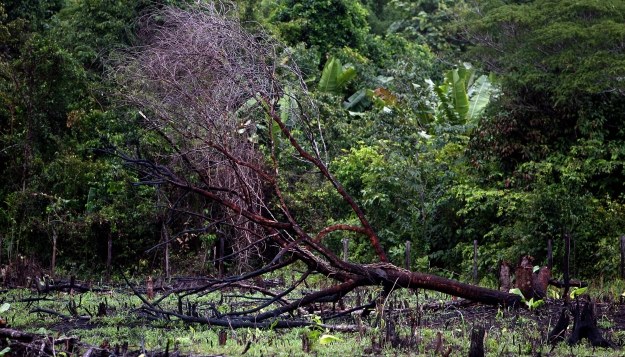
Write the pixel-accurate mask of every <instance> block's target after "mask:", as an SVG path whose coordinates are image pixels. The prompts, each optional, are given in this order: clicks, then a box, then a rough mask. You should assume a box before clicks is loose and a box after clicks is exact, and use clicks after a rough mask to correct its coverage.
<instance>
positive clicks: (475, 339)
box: [469, 326, 485, 357]
mask: <svg viewBox="0 0 625 357" xmlns="http://www.w3.org/2000/svg"><path fill="white" fill-rule="evenodd" d="M484 334H485V330H484V327H482V326H473V329H472V330H471V347H470V348H469V357H484Z"/></svg>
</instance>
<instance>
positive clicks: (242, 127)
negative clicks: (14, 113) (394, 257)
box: [112, 5, 522, 327]
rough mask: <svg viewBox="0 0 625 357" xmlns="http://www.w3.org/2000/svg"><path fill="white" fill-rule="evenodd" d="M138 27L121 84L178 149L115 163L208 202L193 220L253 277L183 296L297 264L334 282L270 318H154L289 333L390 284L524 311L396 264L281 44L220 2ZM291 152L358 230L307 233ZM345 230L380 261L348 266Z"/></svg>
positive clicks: (275, 308) (273, 308) (506, 297)
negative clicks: (311, 316)
mask: <svg viewBox="0 0 625 357" xmlns="http://www.w3.org/2000/svg"><path fill="white" fill-rule="evenodd" d="M139 25H140V26H139V28H140V30H139V32H138V37H139V38H140V39H141V40H142V41H143V43H142V45H141V46H137V47H135V48H132V49H130V50H128V51H125V52H123V53H119V54H118V58H117V60H116V63H115V65H114V68H115V70H114V71H113V73H112V75H113V76H114V78H115V79H116V80H117V81H118V83H119V87H120V88H122V98H123V99H124V100H125V102H126V103H127V104H128V105H130V106H131V107H133V108H137V109H138V110H139V111H138V113H139V115H140V117H141V118H142V120H143V122H144V123H145V125H146V127H147V128H149V129H150V130H152V131H153V132H155V133H157V134H158V136H160V138H162V139H163V142H165V143H166V144H167V146H168V148H167V149H166V150H163V152H162V153H161V154H160V155H159V156H157V157H152V158H142V157H136V156H130V155H126V154H123V153H121V152H119V151H118V152H117V154H118V155H119V156H121V157H122V158H123V159H124V160H125V161H126V162H128V163H129V164H131V165H133V166H134V167H135V168H137V169H138V170H140V171H141V172H142V173H143V177H144V178H145V182H144V183H147V184H155V185H169V186H170V187H174V188H176V189H178V190H181V191H184V192H187V193H188V194H191V195H195V196H197V197H199V198H201V199H202V200H204V201H205V202H207V204H206V205H203V206H201V209H203V210H204V211H210V214H208V215H207V214H203V213H202V210H199V211H196V212H192V213H191V214H192V215H193V216H194V217H196V218H198V217H199V218H200V219H201V220H204V222H203V227H202V230H203V231H206V232H211V231H212V230H215V229H216V228H217V227H223V228H224V229H227V232H228V234H229V235H230V236H231V237H232V243H231V245H232V250H233V251H234V253H233V255H235V256H236V259H237V261H239V262H241V263H242V265H241V266H242V267H244V268H246V269H245V271H246V272H244V273H241V274H235V275H232V276H229V277H225V278H220V279H214V280H212V281H211V282H209V283H207V284H205V285H203V286H201V287H198V288H194V289H191V290H190V291H189V292H187V293H184V294H182V297H181V299H182V298H184V297H185V296H188V295H191V294H198V293H205V292H209V291H214V290H218V289H224V288H227V287H228V286H230V285H233V284H237V283H241V282H244V281H248V280H253V279H255V278H258V277H259V276H262V275H264V274H267V273H270V272H273V271H275V270H277V269H280V268H284V267H286V266H289V265H291V264H293V263H295V262H302V263H303V264H305V266H306V267H307V272H306V273H305V274H310V273H321V274H323V275H325V276H326V277H328V279H330V280H331V281H334V282H336V283H335V284H334V285H331V286H330V287H327V288H325V289H320V290H318V291H315V292H312V293H310V294H307V295H306V296H304V297H302V298H299V299H290V300H288V301H287V302H285V301H284V299H282V298H283V297H284V296H285V295H286V294H288V292H290V291H292V290H293V289H295V287H296V286H297V285H299V284H301V279H300V280H298V281H297V282H294V283H293V286H291V287H289V288H287V289H285V291H284V293H283V294H278V295H277V296H273V297H272V298H271V299H269V300H268V301H267V303H266V304H263V307H262V309H261V308H256V309H250V310H247V311H246V310H242V311H232V312H230V313H226V314H219V313H218V312H214V313H213V314H212V316H200V317H197V318H196V317H192V316H189V315H188V314H183V312H182V311H178V312H171V311H170V312H167V311H163V310H161V309H160V308H159V307H158V302H159V301H154V302H150V301H148V300H144V303H145V305H146V307H147V310H149V311H151V312H152V313H154V314H160V315H164V314H166V315H169V316H176V317H180V318H183V319H184V318H185V316H186V319H187V320H189V319H190V320H194V321H195V320H197V321H207V322H208V323H211V324H216V325H223V326H231V327H248V326H269V325H271V326H278V327H290V326H295V325H297V323H296V322H293V321H288V320H289V318H288V316H289V315H290V314H292V313H293V312H294V311H296V310H297V309H299V308H301V307H303V306H306V305H310V304H314V303H319V302H337V301H339V300H340V299H341V298H343V297H344V296H345V295H346V294H348V293H350V292H351V291H353V290H354V289H356V288H358V287H362V286H382V287H383V289H382V296H383V297H384V296H388V294H390V293H391V292H392V291H393V290H395V289H400V288H405V289H419V288H421V289H431V290H436V291H439V292H443V293H447V294H450V295H454V296H458V297H461V298H465V299H469V300H472V301H476V302H481V303H485V304H492V305H505V306H517V305H522V304H520V298H519V296H517V295H514V294H509V293H507V292H501V291H497V290H492V289H486V288H482V287H479V286H474V285H469V284H464V283H461V282H458V281H455V280H451V279H446V278H443V277H440V276H436V275H430V274H424V273H420V272H412V271H408V270H405V269H402V268H400V267H397V266H395V265H393V264H391V263H389V262H388V259H387V255H386V253H385V251H384V249H383V246H382V244H381V242H380V240H379V238H378V236H377V234H376V231H375V230H374V229H373V227H372V226H371V224H370V223H369V221H368V220H367V218H366V215H365V213H364V212H363V210H362V209H361V207H360V206H359V205H358V203H357V202H356V201H355V200H354V199H353V198H352V196H350V194H349V193H348V192H347V191H346V190H345V188H344V187H343V186H342V185H341V183H340V182H339V181H338V180H337V179H336V178H335V177H334V176H333V175H332V173H331V172H330V170H329V169H328V165H327V163H326V161H327V159H325V158H324V155H325V151H324V146H325V144H324V140H323V135H322V131H321V130H320V126H321V125H320V124H319V122H318V120H317V118H316V114H315V108H314V105H313V104H312V103H311V102H310V101H309V100H308V99H307V98H308V97H307V91H306V85H305V83H304V81H303V79H302V78H301V76H300V74H299V71H298V69H297V68H296V66H295V65H293V62H292V61H291V60H290V58H289V57H288V54H287V53H286V52H285V51H283V49H282V48H281V47H280V46H279V44H277V43H275V42H274V41H273V40H272V39H271V38H269V37H267V36H265V35H263V34H249V33H247V32H245V31H244V30H243V29H242V28H241V26H240V25H239V23H238V22H237V21H236V20H234V19H231V18H229V17H228V13H227V9H224V8H219V9H218V8H216V7H215V6H214V5H206V6H203V7H197V6H195V7H189V8H186V9H178V8H171V7H169V8H165V9H162V10H159V11H158V12H156V13H153V14H151V15H149V16H146V17H145V18H143V19H142V20H141V21H140V23H139ZM285 155H288V156H289V157H290V158H291V161H290V162H292V163H293V165H296V166H298V167H299V169H300V173H305V174H309V175H316V176H317V177H320V178H321V179H323V180H327V181H328V182H329V183H330V184H331V185H332V186H333V188H334V190H335V191H336V192H337V193H338V195H340V197H341V198H342V201H343V202H344V204H345V205H347V206H348V207H349V208H350V209H351V210H352V211H353V213H354V215H355V217H357V219H358V223H359V224H358V225H353V224H347V223H341V224H334V225H330V226H327V227H325V228H323V229H321V230H319V231H317V232H308V231H306V230H305V229H304V228H303V227H302V226H301V224H300V222H299V221H298V217H296V216H295V215H294V214H293V213H292V211H291V209H290V207H289V205H288V204H287V200H286V199H285V194H284V192H285V190H288V189H290V186H289V182H292V180H294V178H293V177H288V172H287V170H284V169H283V168H282V167H281V166H280V162H281V161H280V158H279V156H285ZM289 169H291V170H293V168H289ZM207 207H210V209H207ZM196 208H197V207H196ZM174 209H176V208H175V207H174ZM180 210H181V211H182V210H183V209H182V208H180ZM185 210H188V209H185ZM337 232H351V233H355V234H358V235H360V236H362V237H364V239H367V240H368V242H369V244H370V246H371V249H372V250H373V251H375V255H376V256H377V258H378V259H379V262H373V263H371V264H356V263H350V262H346V261H343V260H341V259H340V258H339V257H337V255H336V254H335V253H334V252H332V251H331V250H330V249H328V248H327V247H326V246H325V245H324V243H323V241H324V238H325V237H326V236H327V235H329V234H336V233H337ZM271 248H274V250H273V251H272V250H271ZM271 251H272V252H273V253H272V254H271V255H270V256H269V257H267V252H271ZM251 255H255V256H260V255H263V256H264V257H265V260H264V264H263V265H262V267H260V268H251V267H252V266H253V264H251V263H249V260H248V258H249V257H250V256H251ZM372 303H374V302H371V301H370V302H367V304H364V305H363V306H361V307H357V308H356V310H357V309H358V308H360V309H365V308H366V307H367V306H371V304H372ZM180 310H182V309H180ZM183 315H184V316H183Z"/></svg>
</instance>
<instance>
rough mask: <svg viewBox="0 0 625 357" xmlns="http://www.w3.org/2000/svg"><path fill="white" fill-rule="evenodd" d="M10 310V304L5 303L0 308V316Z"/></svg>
mask: <svg viewBox="0 0 625 357" xmlns="http://www.w3.org/2000/svg"><path fill="white" fill-rule="evenodd" d="M10 308H11V304H9V303H8V302H5V303H4V304H2V306H0V314H1V313H3V312H7V311H8V310H9V309H10Z"/></svg>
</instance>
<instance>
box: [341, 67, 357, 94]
mask: <svg viewBox="0 0 625 357" xmlns="http://www.w3.org/2000/svg"><path fill="white" fill-rule="evenodd" d="M341 71H342V72H341V74H339V77H338V80H337V85H338V88H337V89H341V88H343V87H344V86H345V85H346V84H347V82H349V81H351V80H352V79H354V78H355V77H356V69H355V68H354V67H344V68H342V70H341Z"/></svg>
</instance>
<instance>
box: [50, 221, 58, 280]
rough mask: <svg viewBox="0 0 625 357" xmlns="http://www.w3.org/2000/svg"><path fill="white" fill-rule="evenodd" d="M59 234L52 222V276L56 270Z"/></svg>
mask: <svg viewBox="0 0 625 357" xmlns="http://www.w3.org/2000/svg"><path fill="white" fill-rule="evenodd" d="M58 238H59V234H58V233H57V231H56V229H55V228H54V224H52V261H51V262H50V276H51V277H52V278H54V271H55V270H56V251H57V246H56V243H57V241H58Z"/></svg>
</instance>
